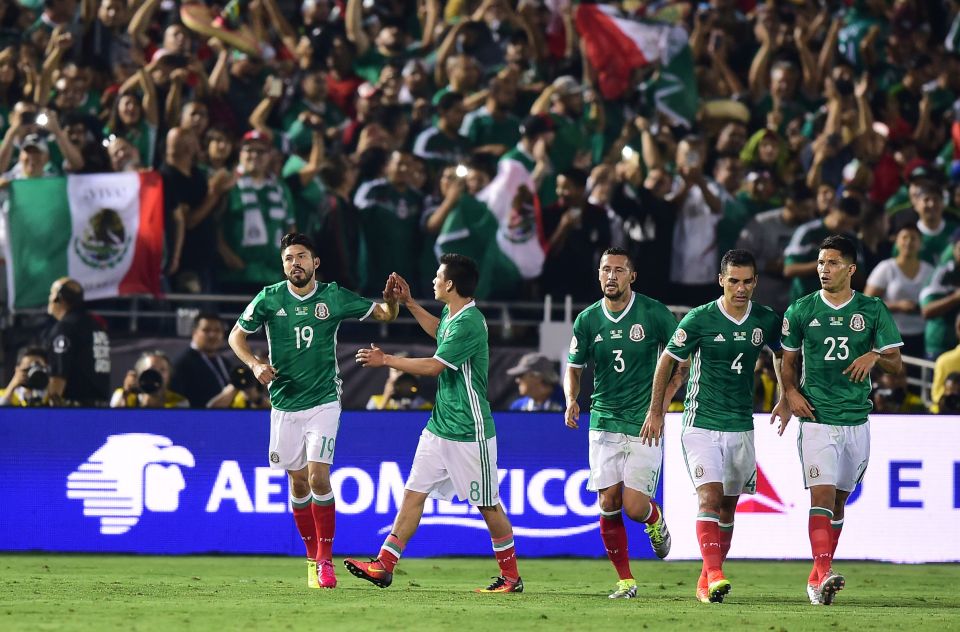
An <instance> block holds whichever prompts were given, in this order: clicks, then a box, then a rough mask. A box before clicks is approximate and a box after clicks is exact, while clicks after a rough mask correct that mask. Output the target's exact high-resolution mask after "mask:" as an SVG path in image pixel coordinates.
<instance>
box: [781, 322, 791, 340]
mask: <svg viewBox="0 0 960 632" xmlns="http://www.w3.org/2000/svg"><path fill="white" fill-rule="evenodd" d="M780 333H781V334H783V335H784V336H789V335H790V321H789V320H787V319H786V318H784V319H783V326H782V327H781V328H780Z"/></svg>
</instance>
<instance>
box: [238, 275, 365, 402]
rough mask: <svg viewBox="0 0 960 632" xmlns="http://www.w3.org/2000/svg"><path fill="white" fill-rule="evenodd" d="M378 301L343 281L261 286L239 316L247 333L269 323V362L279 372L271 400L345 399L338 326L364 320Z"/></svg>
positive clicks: (240, 324)
mask: <svg viewBox="0 0 960 632" xmlns="http://www.w3.org/2000/svg"><path fill="white" fill-rule="evenodd" d="M373 308H374V303H373V302H372V301H370V300H369V299H365V298H363V297H361V296H358V295H356V294H354V293H353V292H351V291H350V290H345V289H343V288H341V287H339V286H338V285H337V284H336V283H317V286H316V288H314V290H313V292H310V293H309V294H307V295H306V296H297V295H296V294H294V293H293V291H292V290H291V289H290V288H289V286H288V285H287V282H286V281H283V282H281V283H276V284H274V285H268V286H267V287H265V288H263V289H262V290H260V293H259V294H257V295H256V297H254V299H253V301H251V303H250V304H249V305H248V306H247V309H245V310H244V311H243V314H241V315H240V318H239V319H238V320H237V326H238V327H240V329H242V330H244V331H245V332H247V333H254V332H256V331H259V330H260V328H261V327H266V329H267V343H268V344H269V348H270V364H271V366H273V367H274V368H276V370H277V377H276V378H275V379H274V380H273V381H272V382H270V386H269V390H270V403H271V405H272V406H273V407H274V408H276V409H277V410H282V411H286V412H294V411H298V410H306V409H308V408H313V407H314V406H319V405H321V404H327V403H330V402H336V401H339V400H340V392H341V384H342V382H341V380H340V370H339V367H338V366H337V354H336V351H337V350H336V347H337V329H338V328H339V327H340V321H343V320H346V319H348V318H359V319H360V320H363V319H364V318H366V317H367V316H369V315H370V313H371V312H372V311H373Z"/></svg>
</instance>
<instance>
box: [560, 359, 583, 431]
mask: <svg viewBox="0 0 960 632" xmlns="http://www.w3.org/2000/svg"><path fill="white" fill-rule="evenodd" d="M582 373H583V369H582V368H579V367H575V366H567V372H566V373H564V374H563V395H564V397H566V400H567V410H566V412H564V414H563V422H564V424H566V426H567V428H573V429H574V430H576V429H577V428H579V426H578V425H577V420H578V419H580V404H578V403H577V396H578V395H579V394H580V375H581V374H582Z"/></svg>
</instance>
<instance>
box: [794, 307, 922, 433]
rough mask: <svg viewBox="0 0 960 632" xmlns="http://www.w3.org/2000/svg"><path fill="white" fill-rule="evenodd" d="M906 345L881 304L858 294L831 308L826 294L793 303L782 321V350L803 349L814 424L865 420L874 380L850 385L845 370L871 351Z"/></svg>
mask: <svg viewBox="0 0 960 632" xmlns="http://www.w3.org/2000/svg"><path fill="white" fill-rule="evenodd" d="M902 344H903V341H902V340H901V339H900V332H899V331H898V330H897V326H896V324H895V323H894V322H893V317H892V316H891V315H890V311H889V310H888V309H887V306H886V305H884V304H883V300H881V299H880V298H879V297H875V296H864V295H863V294H860V293H859V292H854V293H853V296H852V297H851V298H850V300H848V301H847V302H846V303H844V304H843V305H840V306H834V305H831V304H830V303H828V302H827V301H826V299H825V298H823V291H822V290H821V291H817V292H814V293H812V294H808V295H806V296H804V297H803V298H801V299H798V300H796V301H794V302H793V304H792V305H790V307H788V308H787V313H786V314H785V315H784V317H783V348H784V349H786V350H788V351H798V350H801V349H802V354H803V373H802V374H801V378H800V392H801V393H802V394H803V396H804V397H805V398H806V399H807V401H808V402H810V405H811V406H813V408H814V411H813V412H814V415H816V418H815V419H801V421H816V422H818V423H822V424H830V425H834V426H855V425H859V424H862V423H864V422H866V421H867V414H868V413H869V412H870V409H871V408H872V407H873V405H872V404H871V402H870V379H869V378H867V379H866V380H864V381H863V382H859V383H857V382H851V381H850V378H849V377H848V376H846V375H844V373H843V371H844V369H846V368H847V367H849V366H850V365H851V364H852V363H853V361H854V360H856V359H857V358H859V357H860V356H862V355H863V354H865V353H867V352H868V351H884V350H886V349H890V348H892V347H899V346H901V345H902Z"/></svg>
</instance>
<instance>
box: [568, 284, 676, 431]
mask: <svg viewBox="0 0 960 632" xmlns="http://www.w3.org/2000/svg"><path fill="white" fill-rule="evenodd" d="M676 327H677V319H676V318H674V316H673V314H671V313H670V310H668V309H667V308H666V306H665V305H664V304H663V303H660V302H659V301H656V300H654V299H652V298H650V297H648V296H644V295H643V294H638V293H636V292H634V293H633V295H632V297H631V298H630V302H629V303H628V304H627V307H626V308H625V309H624V310H623V311H621V312H609V311H607V308H606V305H605V303H604V301H603V299H601V300H599V301H597V302H596V303H594V304H593V305H591V306H590V307H588V308H586V309H585V310H583V311H582V312H580V314H579V315H578V316H577V319H576V320H575V321H574V323H573V339H572V340H571V341H570V353H569V355H568V356H567V362H568V363H569V365H570V366H572V367H575V368H582V367H583V366H585V365H586V364H587V362H589V361H591V360H592V361H593V365H594V366H593V395H592V396H591V399H590V428H591V429H592V430H604V431H606V432H619V433H623V434H626V435H631V436H637V435H639V434H640V428H641V427H642V426H643V420H644V418H645V417H646V414H647V408H648V407H649V406H650V388H651V386H652V385H653V372H654V370H655V369H656V367H657V359H658V358H659V357H660V349H661V347H665V346H666V344H667V341H668V340H670V336H672V335H673V332H674V330H675V329H676Z"/></svg>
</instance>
